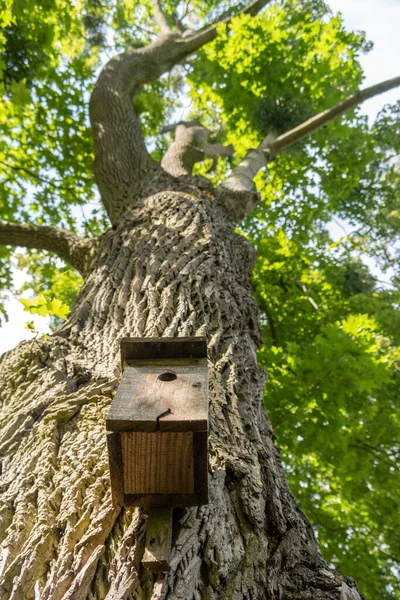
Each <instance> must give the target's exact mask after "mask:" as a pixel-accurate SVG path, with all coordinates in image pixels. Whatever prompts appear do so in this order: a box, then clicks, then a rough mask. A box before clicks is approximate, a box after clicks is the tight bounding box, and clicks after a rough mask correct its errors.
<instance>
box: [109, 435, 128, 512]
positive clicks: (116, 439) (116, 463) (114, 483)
mask: <svg viewBox="0 0 400 600" xmlns="http://www.w3.org/2000/svg"><path fill="white" fill-rule="evenodd" d="M120 438H121V435H120V434H119V433H107V446H108V459H109V464H110V479H111V493H112V500H113V504H114V506H117V505H120V506H122V505H123V504H124V487H123V483H124V479H123V477H124V475H123V467H122V450H121V439H120Z"/></svg>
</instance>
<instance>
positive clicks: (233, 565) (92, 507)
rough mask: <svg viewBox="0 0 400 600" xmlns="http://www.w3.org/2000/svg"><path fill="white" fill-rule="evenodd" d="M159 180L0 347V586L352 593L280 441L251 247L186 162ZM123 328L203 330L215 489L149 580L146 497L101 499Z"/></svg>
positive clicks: (73, 595) (68, 593) (79, 595)
mask: <svg viewBox="0 0 400 600" xmlns="http://www.w3.org/2000/svg"><path fill="white" fill-rule="evenodd" d="M159 187H160V181H158V183H157V188H159ZM163 188H164V191H162V192H155V193H153V192H152V191H151V190H149V194H148V195H147V196H144V197H143V198H142V199H141V200H139V201H138V202H137V203H136V206H135V207H134V208H133V209H131V210H130V211H128V212H127V213H126V214H125V216H124V218H123V219H121V220H120V221H119V223H118V224H117V225H116V226H115V227H114V228H113V229H112V230H110V231H108V232H107V233H106V234H105V235H103V236H102V237H101V238H100V240H99V243H98V247H97V254H96V257H95V258H94V260H93V263H92V265H91V269H90V274H89V275H88V277H87V280H86V283H85V285H84V287H83V289H82V292H81V294H80V296H79V298H78V300H77V302H76V304H75V306H74V308H73V311H72V313H71V316H70V319H69V321H68V322H67V324H66V325H65V326H64V327H63V328H62V329H61V330H60V331H59V332H58V333H57V334H55V335H54V336H52V337H49V338H46V339H37V340H34V341H31V342H22V343H21V344H20V345H19V346H18V347H17V348H16V349H15V350H13V351H11V352H8V353H7V354H5V355H4V357H3V359H2V361H1V381H2V386H1V400H2V403H3V413H2V424H3V429H2V432H1V438H0V444H1V446H0V448H1V454H2V456H3V475H2V492H3V493H2V499H1V527H0V535H1V541H2V548H3V554H2V580H1V581H2V583H1V588H0V589H1V592H0V597H1V599H4V600H6V599H7V600H30V599H33V598H35V599H39V598H40V600H56V599H57V600H61V599H63V600H67V599H69V600H72V599H73V600H78V599H90V600H103V599H107V600H111V599H113V600H115V599H118V600H122V599H125V600H128V599H139V598H140V599H147V598H168V599H170V600H172V599H173V600H178V599H182V600H183V599H184V600H192V599H193V600H200V599H210V600H211V599H213V600H214V599H217V598H218V599H222V598H224V599H226V600H228V599H229V600H242V599H243V600H244V599H248V600H250V599H253V600H256V599H259V600H262V599H271V600H272V599H274V600H278V599H280V600H283V599H287V600H290V599H293V600H294V599H296V600H300V599H302V598H304V599H305V598H310V599H311V598H312V599H317V598H318V599H324V600H325V599H338V600H339V599H358V598H360V596H359V594H358V592H357V591H356V588H355V587H354V586H353V584H352V583H351V582H350V581H348V580H345V579H344V578H343V577H342V576H340V575H338V574H337V573H335V572H334V571H333V570H331V569H329V568H328V567H327V566H326V564H325V562H324V560H323V559H322V557H321V555H320V553H319V550H318V546H317V543H316V541H315V538H314V534H313V531H312V528H311V526H310V524H309V522H308V521H307V519H306V517H305V516H304V515H303V514H302V512H301V511H300V510H299V508H298V506H297V504H296V501H295V500H294V498H293V496H292V495H291V493H290V491H289V490H288V487H287V483H286V479H285V476H284V473H283V470H282V465H281V463H280V459H279V451H278V449H277V448H276V447H275V446H274V442H273V434H272V430H271V426H270V424H269V422H268V419H267V416H266V413H265V409H264V406H263V386H264V380H265V373H264V372H261V371H260V370H259V369H258V367H257V361H256V350H257V348H259V347H260V344H261V339H260V331H259V327H258V323H257V306H256V302H255V300H254V298H253V296H252V293H251V288H250V274H251V268H252V265H253V263H254V250H253V248H252V247H251V245H250V244H249V243H248V242H247V241H246V239H245V238H243V237H242V236H239V235H237V234H236V233H235V232H234V226H235V223H234V220H233V215H232V213H231V212H230V211H229V209H228V208H227V206H229V202H227V199H228V200H229V198H228V194H229V192H227V191H225V192H222V191H215V190H214V189H213V187H212V185H211V184H210V183H209V182H207V181H206V180H205V179H203V178H199V177H190V176H186V177H183V178H181V179H180V180H177V179H173V178H171V177H169V176H168V175H165V176H164V180H163ZM126 335H133V336H156V337H157V336H188V335H206V336H207V339H208V348H209V376H210V443H209V480H210V503H209V504H208V505H207V506H201V507H195V508H191V509H186V510H183V509H182V510H181V509H176V510H175V511H174V535H173V545H172V553H171V565H172V566H171V571H170V573H169V574H168V575H167V576H166V577H165V578H164V579H163V580H159V581H157V582H155V581H153V576H152V575H151V574H149V573H148V572H147V571H146V570H144V569H143V568H142V566H141V562H140V561H141V558H142V555H143V552H144V536H145V530H146V518H147V515H146V512H145V511H144V510H143V509H139V508H135V509H123V508H120V507H113V506H112V502H111V493H110V482H109V472H108V459H107V451H106V436H105V424H104V419H105V415H106V413H107V411H108V408H109V405H110V402H111V398H112V395H113V393H114V390H115V387H116V385H117V381H118V374H119V356H118V340H119V339H120V338H121V337H123V336H126Z"/></svg>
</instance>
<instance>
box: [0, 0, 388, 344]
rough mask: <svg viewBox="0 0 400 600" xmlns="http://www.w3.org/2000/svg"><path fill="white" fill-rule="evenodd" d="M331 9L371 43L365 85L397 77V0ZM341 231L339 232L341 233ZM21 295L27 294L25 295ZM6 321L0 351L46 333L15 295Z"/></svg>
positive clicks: (357, 1)
mask: <svg viewBox="0 0 400 600" xmlns="http://www.w3.org/2000/svg"><path fill="white" fill-rule="evenodd" d="M326 1H327V4H328V5H329V6H330V7H331V9H332V11H333V12H335V13H336V12H338V11H340V12H341V13H342V16H343V18H344V21H345V24H346V26H347V28H348V29H352V30H363V31H365V32H366V34H367V39H368V40H371V41H372V42H373V43H374V48H373V50H372V51H371V52H370V53H369V54H368V55H366V56H363V57H361V61H360V62H361V64H362V66H363V69H364V72H365V75H366V78H365V81H364V85H365V86H369V85H373V84H374V83H379V82H380V81H383V80H385V79H390V78H391V77H396V76H398V75H399V74H400V73H399V57H400V35H399V31H398V30H399V27H400V0H326ZM398 99H400V90H399V89H395V90H391V91H390V92H387V93H386V94H383V95H381V96H378V97H376V98H372V99H371V100H368V101H367V102H365V103H364V104H363V106H362V111H363V112H364V113H365V114H367V115H368V116H369V118H370V119H371V120H373V119H374V118H375V115H376V114H377V112H379V110H380V109H381V108H382V107H383V106H384V105H385V104H387V103H394V102H396V100H398ZM342 234H343V232H341V233H340V235H342ZM23 281H24V275H23V273H21V272H18V271H16V272H15V285H16V286H20V285H22V283H23ZM25 297H27V295H26V294H25ZM6 309H7V311H8V315H9V321H8V323H6V324H5V325H4V326H3V327H2V328H0V354H1V353H3V352H5V351H7V350H10V349H11V348H13V347H14V346H15V345H16V344H17V343H18V342H20V341H22V340H25V339H30V338H32V337H34V335H33V334H31V333H29V332H28V331H27V330H26V329H25V323H26V322H27V321H32V320H33V321H34V323H35V328H36V330H37V331H38V333H39V334H42V333H47V332H48V331H49V329H48V322H47V319H45V318H43V317H39V316H35V315H30V314H29V313H24V311H23V306H22V304H21V303H20V302H19V301H18V299H17V298H13V297H10V300H9V301H7V302H6Z"/></svg>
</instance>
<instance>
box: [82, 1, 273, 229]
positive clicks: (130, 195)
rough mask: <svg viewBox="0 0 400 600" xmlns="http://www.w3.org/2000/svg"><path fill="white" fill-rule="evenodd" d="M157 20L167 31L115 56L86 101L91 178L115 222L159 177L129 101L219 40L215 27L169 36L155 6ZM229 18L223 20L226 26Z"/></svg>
mask: <svg viewBox="0 0 400 600" xmlns="http://www.w3.org/2000/svg"><path fill="white" fill-rule="evenodd" d="M270 1H271V0H257V2H253V3H252V4H251V5H250V6H248V7H247V8H245V9H244V10H243V11H240V12H239V13H238V14H250V15H255V14H257V13H258V12H259V11H260V10H261V9H262V8H263V7H264V6H266V5H267V4H268V3H269V2H270ZM156 6H157V8H158V9H159V11H158V13H157V14H158V17H157V18H158V20H159V23H160V26H161V24H162V28H163V30H164V31H167V26H168V32H167V33H166V34H165V35H162V36H161V37H160V38H158V39H157V40H156V41H155V42H154V43H153V44H151V45H149V46H147V47H145V48H138V49H135V50H128V51H126V52H123V53H122V54H120V55H118V56H115V57H114V58H112V59H111V60H110V62H109V63H108V64H107V65H106V66H105V67H104V69H103V71H102V72H101V74H100V76H99V79H98V81H97V84H96V86H95V88H94V90H93V93H92V96H91V100H90V119H91V123H92V129H93V136H94V146H95V175H96V181H97V184H98V186H99V189H100V193H101V196H102V200H103V204H104V206H105V208H106V210H107V212H108V215H109V217H110V219H111V221H112V223H115V222H116V221H118V219H119V218H120V217H121V216H122V215H123V214H124V212H125V211H126V210H127V209H128V208H129V206H131V205H132V203H133V202H134V201H135V199H137V198H138V197H140V196H141V195H142V194H143V193H147V192H148V190H149V183H150V182H151V181H154V180H156V179H157V177H156V176H157V175H160V174H161V173H162V168H161V166H160V165H159V164H158V163H156V162H155V161H154V160H153V159H152V158H151V157H150V155H149V154H148V152H147V149H146V146H145V142H144V139H143V134H142V131H141V127H140V124H139V121H138V119H137V116H136V114H135V110H134V108H133V105H132V97H133V96H134V94H135V93H137V91H138V89H139V88H140V87H141V86H143V85H145V84H147V83H150V82H152V81H155V80H156V79H158V78H159V77H160V76H161V75H162V74H163V73H166V72H168V71H170V70H171V69H172V67H174V66H175V65H176V64H178V63H180V62H182V61H183V60H184V59H185V58H186V57H187V56H189V55H190V54H192V53H193V52H195V51H196V50H198V49H199V48H201V47H202V46H204V44H207V43H208V42H211V41H212V40H213V39H215V37H216V36H217V30H218V25H219V23H214V24H213V25H212V26H210V27H206V28H203V29H201V30H199V31H197V32H189V31H187V32H185V33H184V34H180V33H179V32H174V33H171V29H170V27H169V25H168V22H167V19H166V17H165V15H164V14H163V13H162V10H161V7H160V5H159V3H158V2H157V5H156ZM232 18H233V17H229V18H227V19H224V20H223V21H222V22H224V23H226V24H228V23H229V22H230V21H231V19H232Z"/></svg>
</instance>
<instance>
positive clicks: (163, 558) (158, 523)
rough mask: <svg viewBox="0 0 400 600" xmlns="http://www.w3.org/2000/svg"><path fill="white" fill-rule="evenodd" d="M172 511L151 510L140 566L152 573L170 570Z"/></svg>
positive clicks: (167, 509)
mask: <svg viewBox="0 0 400 600" xmlns="http://www.w3.org/2000/svg"><path fill="white" fill-rule="evenodd" d="M171 540H172V509H171V508H152V509H151V511H150V512H149V518H148V522H147V535H146V549H145V552H144V556H143V559H142V565H143V566H144V567H146V569H149V570H150V571H152V572H153V573H164V572H167V571H169V570H170V564H169V555H170V552H171Z"/></svg>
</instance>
